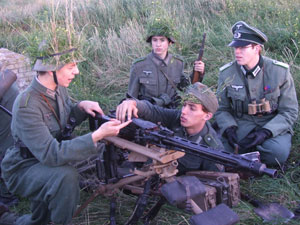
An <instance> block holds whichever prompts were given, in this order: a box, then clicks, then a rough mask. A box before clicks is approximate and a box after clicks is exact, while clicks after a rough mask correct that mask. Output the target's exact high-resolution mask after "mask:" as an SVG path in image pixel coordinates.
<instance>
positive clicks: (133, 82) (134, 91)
mask: <svg viewBox="0 0 300 225" xmlns="http://www.w3.org/2000/svg"><path fill="white" fill-rule="evenodd" d="M139 92H140V83H139V77H138V75H137V74H136V71H135V65H134V64H133V65H132V66H131V68H130V78H129V84H128V94H129V95H130V96H131V97H133V98H138V95H139Z"/></svg>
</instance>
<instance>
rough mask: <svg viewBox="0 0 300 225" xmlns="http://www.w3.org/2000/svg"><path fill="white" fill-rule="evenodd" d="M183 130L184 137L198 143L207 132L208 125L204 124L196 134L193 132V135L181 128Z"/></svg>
mask: <svg viewBox="0 0 300 225" xmlns="http://www.w3.org/2000/svg"><path fill="white" fill-rule="evenodd" d="M183 132H184V135H185V137H186V138H187V139H188V140H190V141H193V142H196V143H200V142H201V140H202V138H203V137H204V136H205V135H206V134H207V133H208V127H207V123H205V124H204V127H203V128H202V130H201V131H200V132H198V133H196V134H193V135H189V134H188V133H187V131H186V129H185V128H183Z"/></svg>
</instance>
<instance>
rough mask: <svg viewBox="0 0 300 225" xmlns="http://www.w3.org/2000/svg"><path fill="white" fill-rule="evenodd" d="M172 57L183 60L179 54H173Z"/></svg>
mask: <svg viewBox="0 0 300 225" xmlns="http://www.w3.org/2000/svg"><path fill="white" fill-rule="evenodd" d="M173 58H174V59H178V60H180V61H182V62H183V58H182V57H181V56H179V55H173Z"/></svg>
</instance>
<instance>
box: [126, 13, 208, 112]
mask: <svg viewBox="0 0 300 225" xmlns="http://www.w3.org/2000/svg"><path fill="white" fill-rule="evenodd" d="M176 34H177V33H176V31H175V29H174V26H173V24H172V21H171V20H170V18H168V17H166V16H161V15H155V16H153V18H150V19H149V22H148V24H147V37H146V42H148V43H150V44H151V46H152V52H151V53H150V54H148V55H147V56H145V57H143V58H140V59H137V60H136V61H135V62H134V63H133V64H132V66H131V69H130V80H129V85H128V95H129V96H131V97H133V98H137V99H142V100H148V101H149V102H151V103H152V104H156V105H159V106H162V107H167V108H175V107H176V106H177V105H178V104H177V102H178V101H176V100H177V89H182V88H184V87H186V86H188V85H189V84H190V80H189V79H191V80H192V79H193V77H192V75H191V77H190V78H187V76H186V75H185V74H184V73H183V69H184V63H183V60H182V58H181V57H179V56H176V55H173V54H171V53H170V52H169V46H170V45H171V44H173V43H175V39H176V36H177V35H176ZM204 66H205V65H204V63H203V62H202V61H195V63H194V70H195V71H198V72H200V74H204ZM202 78H203V76H202ZM202 78H201V80H199V81H200V82H201V81H202Z"/></svg>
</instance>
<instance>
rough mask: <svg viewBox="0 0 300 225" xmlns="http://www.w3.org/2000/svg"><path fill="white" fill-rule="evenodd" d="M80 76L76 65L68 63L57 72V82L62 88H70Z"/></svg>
mask: <svg viewBox="0 0 300 225" xmlns="http://www.w3.org/2000/svg"><path fill="white" fill-rule="evenodd" d="M77 74H79V70H78V67H77V64H76V63H68V64H66V65H64V66H63V67H62V68H61V69H60V70H58V71H56V76H57V81H58V84H59V85H60V86H63V87H68V86H69V85H70V83H71V82H72V80H73V79H74V78H75V76H76V75H77Z"/></svg>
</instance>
